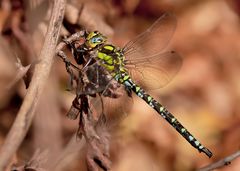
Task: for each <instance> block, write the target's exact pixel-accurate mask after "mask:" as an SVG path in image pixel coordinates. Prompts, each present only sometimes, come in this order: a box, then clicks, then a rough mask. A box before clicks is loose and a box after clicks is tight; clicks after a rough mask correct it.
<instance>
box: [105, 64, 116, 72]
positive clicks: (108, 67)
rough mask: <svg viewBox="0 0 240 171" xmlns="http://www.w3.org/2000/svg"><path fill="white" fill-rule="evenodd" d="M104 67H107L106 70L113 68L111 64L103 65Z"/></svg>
mask: <svg viewBox="0 0 240 171" xmlns="http://www.w3.org/2000/svg"><path fill="white" fill-rule="evenodd" d="M105 67H106V68H107V70H109V71H112V70H113V69H114V66H113V65H105Z"/></svg>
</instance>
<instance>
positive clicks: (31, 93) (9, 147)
mask: <svg viewBox="0 0 240 171" xmlns="http://www.w3.org/2000/svg"><path fill="white" fill-rule="evenodd" d="M65 3H66V1H65V0H55V1H54V3H53V10H52V15H51V19H50V23H49V27H48V31H47V34H46V38H45V41H44V44H43V48H42V50H41V53H40V56H39V60H40V62H39V63H38V64H36V68H35V71H34V73H33V78H32V81H31V83H30V86H29V89H28V91H27V94H26V96H25V98H24V101H23V103H22V106H21V108H20V110H19V112H18V114H17V117H16V120H15V121H14V123H13V126H12V127H11V130H10V132H9V133H8V135H7V138H6V140H5V142H4V144H3V146H2V147H1V150H0V170H4V169H5V168H6V166H7V165H8V163H9V161H10V160H11V158H12V156H13V155H14V153H15V152H16V151H17V149H18V148H19V146H20V144H21V142H22V141H23V139H24V137H25V135H26V133H27V131H28V129H29V127H30V125H31V122H32V119H33V117H34V113H35V110H36V106H37V102H38V100H39V97H40V94H41V93H42V90H43V87H44V85H45V82H46V80H47V78H48V75H49V72H50V69H51V65H52V62H53V57H54V55H55V48H56V44H57V40H58V35H59V31H60V28H61V23H62V20H63V16H64V10H65Z"/></svg>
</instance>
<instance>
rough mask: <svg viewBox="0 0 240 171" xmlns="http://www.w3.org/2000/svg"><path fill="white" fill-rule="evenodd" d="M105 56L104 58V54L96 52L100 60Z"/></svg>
mask: <svg viewBox="0 0 240 171" xmlns="http://www.w3.org/2000/svg"><path fill="white" fill-rule="evenodd" d="M105 56H106V54H105V53H102V52H98V58H100V59H104V57H105Z"/></svg>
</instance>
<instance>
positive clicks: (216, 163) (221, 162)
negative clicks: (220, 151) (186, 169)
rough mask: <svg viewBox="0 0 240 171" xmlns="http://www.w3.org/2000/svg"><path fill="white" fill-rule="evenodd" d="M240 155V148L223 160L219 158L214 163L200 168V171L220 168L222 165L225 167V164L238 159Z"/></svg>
mask: <svg viewBox="0 0 240 171" xmlns="http://www.w3.org/2000/svg"><path fill="white" fill-rule="evenodd" d="M238 157H240V150H239V151H237V152H236V153H233V154H232V155H230V156H227V157H225V158H224V159H222V160H219V161H217V162H215V163H212V164H210V165H208V166H205V167H203V168H200V169H199V170H198V171H209V170H214V169H218V168H220V167H223V166H226V165H229V164H231V161H233V160H234V159H236V158H238Z"/></svg>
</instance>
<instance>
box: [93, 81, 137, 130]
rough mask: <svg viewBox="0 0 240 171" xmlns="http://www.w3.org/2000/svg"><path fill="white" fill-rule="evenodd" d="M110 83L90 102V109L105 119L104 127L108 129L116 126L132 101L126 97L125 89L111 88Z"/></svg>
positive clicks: (124, 115) (121, 87) (125, 115)
mask: <svg viewBox="0 0 240 171" xmlns="http://www.w3.org/2000/svg"><path fill="white" fill-rule="evenodd" d="M113 82H114V80H113ZM112 84H115V83H111V84H109V86H108V87H107V88H106V90H104V91H103V92H102V93H101V94H100V95H99V96H97V97H94V98H92V100H90V106H91V108H92V109H93V110H94V111H96V112H97V113H98V115H100V116H101V115H102V114H103V115H104V116H105V118H106V125H107V127H108V128H112V127H114V126H117V125H118V124H119V123H120V122H121V121H122V120H123V119H124V118H126V117H127V116H128V113H129V111H130V109H131V107H132V105H131V104H132V103H133V99H132V98H131V97H130V96H129V95H128V93H127V91H126V90H125V87H124V86H123V85H120V84H118V83H117V84H118V85H119V86H118V87H117V88H115V89H113V88H111V87H110V85H112ZM126 104H127V105H126Z"/></svg>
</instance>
